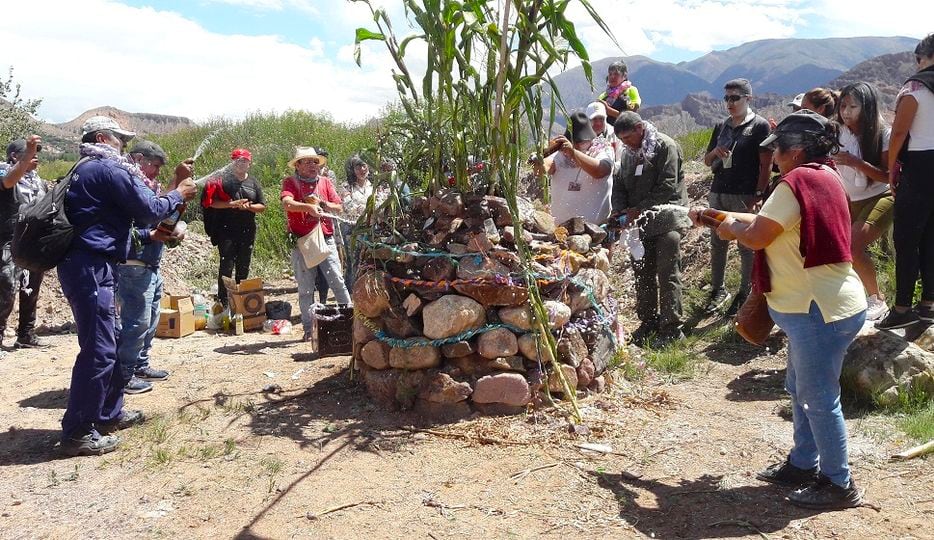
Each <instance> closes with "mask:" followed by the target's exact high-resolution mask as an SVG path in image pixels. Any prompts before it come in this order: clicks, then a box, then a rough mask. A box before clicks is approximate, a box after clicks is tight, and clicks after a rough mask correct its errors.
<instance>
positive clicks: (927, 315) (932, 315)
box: [915, 304, 934, 322]
mask: <svg viewBox="0 0 934 540" xmlns="http://www.w3.org/2000/svg"><path fill="white" fill-rule="evenodd" d="M915 313H917V314H918V318H919V319H921V320H922V321H924V322H934V306H925V305H924V304H918V305H916V306H915Z"/></svg>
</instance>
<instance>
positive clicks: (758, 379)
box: [726, 368, 788, 401]
mask: <svg viewBox="0 0 934 540" xmlns="http://www.w3.org/2000/svg"><path fill="white" fill-rule="evenodd" d="M726 387H727V388H728V389H729V390H730V392H729V393H728V394H727V395H726V399H728V400H730V401H775V400H779V399H784V398H785V397H787V395H788V394H787V393H786V392H785V370H784V369H758V368H756V369H750V370H749V371H747V372H746V373H743V374H742V375H740V376H739V377H736V378H735V379H733V380H732V381H730V382H729V383H728V384H727V385H726Z"/></svg>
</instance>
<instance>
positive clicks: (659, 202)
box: [612, 111, 691, 346]
mask: <svg viewBox="0 0 934 540" xmlns="http://www.w3.org/2000/svg"><path fill="white" fill-rule="evenodd" d="M613 127H614V131H615V133H616V137H617V138H619V139H620V140H621V141H622V142H623V144H624V146H625V148H624V150H623V153H622V157H621V158H620V163H619V169H618V170H617V172H616V175H615V177H614V178H613V194H612V205H613V213H614V215H616V216H619V217H622V216H623V215H625V216H626V219H625V224H626V226H628V227H630V228H634V227H638V229H639V235H640V238H641V241H642V244H643V245H644V246H645V254H644V256H642V257H641V259H638V260H637V257H636V255H638V254H637V253H634V254H632V255H633V257H632V258H633V270H634V272H635V275H636V315H638V317H639V320H640V321H642V325H641V326H639V328H638V329H637V330H636V331H635V332H633V342H634V343H636V344H637V345H640V346H641V345H644V344H645V343H646V342H647V339H648V337H649V336H651V335H655V336H657V338H658V339H657V343H656V344H662V343H667V342H670V341H673V340H676V339H681V338H683V337H684V334H683V333H682V332H681V324H682V317H683V313H682V306H681V237H682V236H683V235H684V231H685V229H687V228H689V227H690V225H691V223H690V220H689V218H688V216H687V213H686V212H685V211H681V210H680V209H678V208H673V207H670V206H666V205H680V206H683V205H685V204H687V201H688V198H687V190H686V189H685V187H684V172H683V171H682V169H681V165H682V161H683V158H682V154H681V147H680V146H678V143H676V142H675V141H674V140H673V139H672V138H671V137H669V136H668V135H665V134H664V133H661V132H659V131H658V130H657V129H655V126H653V125H652V124H651V123H649V122H647V121H645V120H643V119H642V118H641V117H640V116H639V115H638V114H636V113H634V112H632V111H624V112H621V113H620V114H619V116H618V117H617V118H616V123H615V124H614V126H613Z"/></svg>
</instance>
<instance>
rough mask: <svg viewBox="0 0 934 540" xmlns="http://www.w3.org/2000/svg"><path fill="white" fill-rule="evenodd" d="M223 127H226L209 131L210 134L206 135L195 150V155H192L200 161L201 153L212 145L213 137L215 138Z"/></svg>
mask: <svg viewBox="0 0 934 540" xmlns="http://www.w3.org/2000/svg"><path fill="white" fill-rule="evenodd" d="M223 129H224V128H217V129H215V130H214V131H212V132H210V133H208V136H207V137H205V138H204V140H203V141H201V144H199V145H198V148H197V150H195V155H194V156H192V159H194V160H195V161H198V158H199V157H201V154H203V153H204V151H205V150H207V149H208V146H210V145H211V139H213V138H214V137H215V136H216V135H217V134H218V133H220V132H221V130H223Z"/></svg>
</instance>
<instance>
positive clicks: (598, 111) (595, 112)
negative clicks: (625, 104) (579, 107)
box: [587, 101, 606, 120]
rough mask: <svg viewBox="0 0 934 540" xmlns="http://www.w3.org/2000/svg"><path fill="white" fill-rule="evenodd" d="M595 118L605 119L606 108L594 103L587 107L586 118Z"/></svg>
mask: <svg viewBox="0 0 934 540" xmlns="http://www.w3.org/2000/svg"><path fill="white" fill-rule="evenodd" d="M597 116H602V117H604V118H606V107H604V106H603V103H600V102H599V101H594V102H593V103H591V104H590V105H587V118H590V119H591V120H593V119H594V118H595V117H597Z"/></svg>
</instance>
